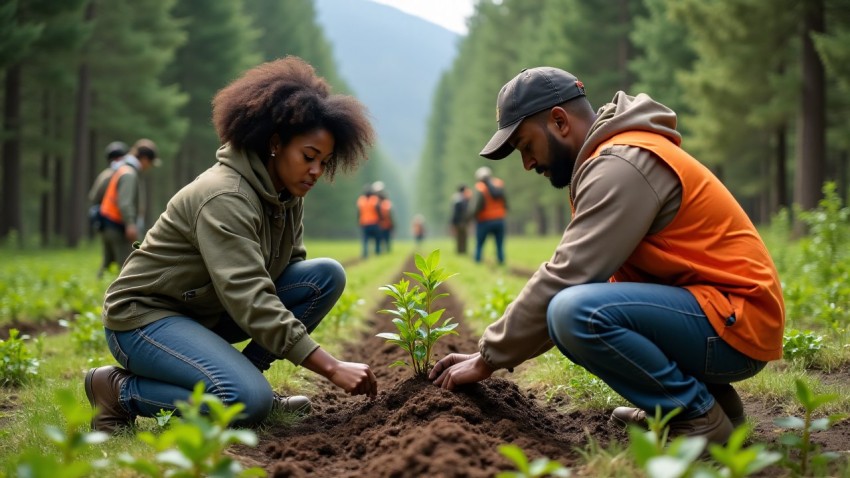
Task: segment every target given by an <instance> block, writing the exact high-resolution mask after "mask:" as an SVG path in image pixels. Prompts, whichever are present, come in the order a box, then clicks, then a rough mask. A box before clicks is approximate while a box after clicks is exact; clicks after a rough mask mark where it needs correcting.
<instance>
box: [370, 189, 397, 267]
mask: <svg viewBox="0 0 850 478" xmlns="http://www.w3.org/2000/svg"><path fill="white" fill-rule="evenodd" d="M372 190H373V191H374V192H375V194H376V195H377V196H378V216H379V219H378V228H379V229H380V231H379V234H380V235H379V237H378V240H379V242H381V244H382V246H381V248H380V249H381V251H385V252H387V253H389V252H390V240H391V238H392V234H393V228H394V227H395V224H394V223H393V203H392V201H390V199H389V198H388V197H387V190H386V188H385V187H384V183H383V181H375V182H374V183H372Z"/></svg>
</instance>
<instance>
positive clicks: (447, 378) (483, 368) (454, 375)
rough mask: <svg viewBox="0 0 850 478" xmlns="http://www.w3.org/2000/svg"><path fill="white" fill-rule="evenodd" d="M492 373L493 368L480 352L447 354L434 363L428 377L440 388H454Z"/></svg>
mask: <svg viewBox="0 0 850 478" xmlns="http://www.w3.org/2000/svg"><path fill="white" fill-rule="evenodd" d="M492 374H493V369H492V368H490V366H489V365H487V362H485V361H484V359H482V358H481V354H449V355H446V356H445V357H443V359H442V360H440V361H439V362H437V363H436V364H434V368H432V369H431V373H429V374H428V378H429V379H431V380H434V385H436V386H438V387H440V388H444V389H446V390H454V388H455V387H456V386H458V385H463V384H465V383H475V382H480V381H482V380H484V379H485V378H487V377H489V376H490V375H492Z"/></svg>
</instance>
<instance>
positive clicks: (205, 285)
mask: <svg viewBox="0 0 850 478" xmlns="http://www.w3.org/2000/svg"><path fill="white" fill-rule="evenodd" d="M216 158H217V159H218V162H217V163H216V164H215V165H214V166H212V167H211V168H210V169H208V170H206V171H205V172H204V173H202V174H201V175H200V176H198V177H197V178H196V179H195V180H194V181H193V182H192V183H190V184H188V185H186V186H185V187H184V188H183V189H181V190H180V191H178V192H177V194H175V195H174V197H173V198H171V200H170V201H169V202H168V206H167V207H166V210H165V212H164V213H162V215H161V216H160V217H159V219H158V220H157V221H156V223H155V224H154V226H153V227H152V228H151V230H150V231H149V232H148V234H147V235H146V236H145V239H144V241H143V242H142V243H141V245H140V247H139V248H138V249H136V250H134V251H133V252H132V254H130V257H129V258H128V259H127V262H126V263H125V265H124V267H123V268H122V270H121V274H120V275H119V276H118V278H117V279H116V280H115V281H114V282H113V283H112V284H111V285H110V286H109V288H108V289H107V291H106V299H105V301H104V306H103V323H104V325H105V326H106V327H108V328H110V329H112V330H117V331H126V330H131V329H135V328H138V327H142V326H144V325H147V324H150V323H152V322H154V321H156V320H159V319H162V318H165V317H169V316H175V315H180V316H186V317H189V318H192V319H194V320H197V321H198V322H200V323H202V324H203V325H204V326H206V327H212V326H214V325H215V324H216V322H217V321H218V320H219V318H221V317H222V314H224V313H227V314H229V315H230V316H231V317H232V318H233V320H234V321H235V322H236V323H237V324H238V325H239V326H240V328H242V330H245V331H246V332H247V333H248V334H249V335H250V336H251V338H252V339H253V340H256V341H257V342H258V343H259V344H260V345H262V347H263V348H265V349H266V350H268V351H269V352H271V353H272V354H273V355H275V356H277V357H278V358H285V359H288V360H290V361H291V362H293V363H295V364H300V363H301V362H302V361H303V360H304V359H305V358H306V357H307V356H308V355H310V353H312V352H313V351H314V350H315V349H316V348H317V347H318V344H316V343H315V342H314V341H313V340H312V339H311V338H310V336H309V335H308V334H307V329H306V328H305V327H304V325H303V324H302V323H301V322H300V321H298V319H296V318H295V316H294V315H293V314H292V312H290V311H289V310H287V308H286V307H285V306H284V305H283V303H281V301H280V299H279V298H278V296H277V294H276V291H275V286H274V279H275V278H277V277H278V276H280V274H281V273H282V272H283V270H284V269H286V267H287V265H289V264H290V263H292V262H295V261H301V260H304V258H305V257H306V251H305V249H304V245H303V242H302V234H303V224H302V217H303V212H304V209H303V200H302V199H301V198H295V197H291V198H286V199H281V198H279V196H278V194H277V192H276V191H275V190H274V187H273V186H272V181H271V178H270V177H269V174H268V172H267V171H266V168H265V166H264V164H263V162H262V161H261V160H260V158H258V157H257V156H256V155H254V154H253V153H248V152H245V151H239V150H235V149H233V148H231V147H230V146H229V145H224V146H222V147H221V148H219V150H218V152H217V153H216Z"/></svg>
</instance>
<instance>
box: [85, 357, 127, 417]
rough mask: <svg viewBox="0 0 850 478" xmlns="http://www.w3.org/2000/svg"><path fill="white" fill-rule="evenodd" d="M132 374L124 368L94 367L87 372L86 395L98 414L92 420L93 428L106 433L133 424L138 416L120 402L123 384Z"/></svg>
mask: <svg viewBox="0 0 850 478" xmlns="http://www.w3.org/2000/svg"><path fill="white" fill-rule="evenodd" d="M131 376H132V374H131V373H130V372H128V371H126V370H124V369H123V368H118V367H113V366H111V365H108V366H105V367H98V368H93V369H91V370H89V371H88V373H87V374H86V382H85V383H86V397H88V399H89V404H91V406H92V408H97V415H95V416H94V418H92V420H91V429H92V430H96V431H101V432H106V433H115V432H116V431H117V430H118V429H119V428H127V427H130V426H132V425H133V422H134V421H135V419H136V417H135V416H133V414H131V413H130V412H128V411H126V410H124V408H123V407H122V406H121V403H120V402H119V400H118V399H119V396H120V395H119V394H120V390H121V385H122V384H123V383H124V381H125V380H127V378H129V377H131Z"/></svg>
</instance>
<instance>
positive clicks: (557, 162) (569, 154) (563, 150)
mask: <svg viewBox="0 0 850 478" xmlns="http://www.w3.org/2000/svg"><path fill="white" fill-rule="evenodd" d="M546 138H547V140H548V142H549V182H550V183H552V186H554V187H555V188H556V189H563V188H564V187H566V186H569V185H570V182H571V181H572V177H573V166H574V165H575V163H576V157H575V155H574V154H573V151H571V150H570V148H569V146H565V145H563V144H561V143H560V142H559V141H558V140H557V139H556V138H555V135H553V134H551V133H549V132H548V131H547V132H546Z"/></svg>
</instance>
